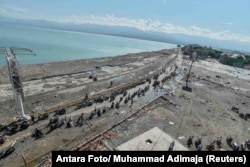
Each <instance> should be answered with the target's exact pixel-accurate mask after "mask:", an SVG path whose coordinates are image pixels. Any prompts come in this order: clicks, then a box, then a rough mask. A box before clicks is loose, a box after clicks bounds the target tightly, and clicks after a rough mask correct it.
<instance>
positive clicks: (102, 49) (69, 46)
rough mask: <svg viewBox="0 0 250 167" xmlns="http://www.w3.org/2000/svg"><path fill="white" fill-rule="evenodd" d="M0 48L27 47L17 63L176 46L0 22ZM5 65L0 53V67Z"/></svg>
mask: <svg viewBox="0 0 250 167" xmlns="http://www.w3.org/2000/svg"><path fill="white" fill-rule="evenodd" d="M0 47H20V48H28V49H31V50H32V51H33V52H34V53H35V54H36V56H32V55H23V54H19V55H18V54H17V58H18V60H19V63H20V64H21V65H23V64H39V63H48V62H58V61H67V60H77V59H87V58H98V57H107V56H118V55H125V54H127V53H138V52H143V51H155V50H161V49H170V48H176V45H175V44H168V43H161V42H154V41H147V40H139V39H131V38H125V37H114V36H108V35H97V34H89V33H83V32H74V31H64V30H56V29H47V28H37V27H28V26H14V25H4V24H2V25H0ZM5 64H6V59H5V56H4V55H3V54H1V55H0V66H3V65H5Z"/></svg>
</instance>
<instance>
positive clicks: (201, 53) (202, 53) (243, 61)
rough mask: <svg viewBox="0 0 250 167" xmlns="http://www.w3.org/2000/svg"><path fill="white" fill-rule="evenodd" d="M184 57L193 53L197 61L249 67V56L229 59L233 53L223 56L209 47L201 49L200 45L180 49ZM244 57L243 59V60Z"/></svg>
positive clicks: (220, 52)
mask: <svg viewBox="0 0 250 167" xmlns="http://www.w3.org/2000/svg"><path fill="white" fill-rule="evenodd" d="M181 50H182V52H183V54H184V55H192V53H193V52H196V53H197V55H198V59H207V58H213V59H217V60H218V61H220V62H221V63H222V64H227V65H231V66H234V67H241V68H242V67H244V66H248V65H250V55H243V54H240V55H243V56H238V57H231V56H230V55H231V54H233V53H230V55H228V54H223V52H222V51H219V50H216V49H213V48H211V47H202V46H200V45H197V44H194V45H186V46H184V47H182V48H181ZM243 57H245V58H243Z"/></svg>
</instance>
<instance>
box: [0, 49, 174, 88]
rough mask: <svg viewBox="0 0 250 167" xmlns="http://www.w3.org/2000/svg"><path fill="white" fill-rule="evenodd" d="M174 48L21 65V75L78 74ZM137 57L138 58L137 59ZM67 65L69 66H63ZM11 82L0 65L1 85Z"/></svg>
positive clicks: (29, 78) (52, 75) (38, 76)
mask: <svg viewBox="0 0 250 167" xmlns="http://www.w3.org/2000/svg"><path fill="white" fill-rule="evenodd" d="M175 49H176V48H174V49H162V50H159V51H148V52H140V53H131V54H130V53H128V54H126V55H117V56H109V57H100V58H87V59H79V60H70V61H58V62H50V63H40V64H27V65H20V66H19V67H20V76H21V77H22V81H23V82H25V81H30V80H36V79H42V78H47V77H56V76H61V75H70V74H77V73H83V72H88V71H92V70H95V69H96V67H102V66H119V65H124V64H127V63H130V62H133V61H137V59H138V56H142V57H144V58H145V57H149V55H150V54H154V53H157V52H163V53H164V52H169V51H170V52H172V51H173V50H175ZM135 59H136V60H135ZM62 67H67V68H62ZM6 83H9V76H8V70H7V66H6V65H5V66H2V67H0V85H1V84H6Z"/></svg>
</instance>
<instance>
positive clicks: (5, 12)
mask: <svg viewBox="0 0 250 167" xmlns="http://www.w3.org/2000/svg"><path fill="white" fill-rule="evenodd" d="M0 15H3V16H8V12H7V11H6V10H5V9H4V8H0Z"/></svg>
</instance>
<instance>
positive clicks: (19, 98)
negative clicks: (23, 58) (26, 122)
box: [0, 48, 35, 119]
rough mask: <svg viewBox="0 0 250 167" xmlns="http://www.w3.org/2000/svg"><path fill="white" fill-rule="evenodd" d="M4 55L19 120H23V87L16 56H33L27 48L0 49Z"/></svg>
mask: <svg viewBox="0 0 250 167" xmlns="http://www.w3.org/2000/svg"><path fill="white" fill-rule="evenodd" d="M0 51H1V52H2V53H4V54H5V57H6V61H7V67H8V71H9V77H10V83H11V85H12V89H13V94H14V99H15V101H16V104H17V106H18V109H19V110H20V116H21V119H25V118H26V116H25V114H24V108H23V101H24V94H23V86H22V81H21V77H20V70H19V61H18V59H17V57H16V55H35V54H34V53H32V51H31V50H30V49H27V48H1V50H0Z"/></svg>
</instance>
